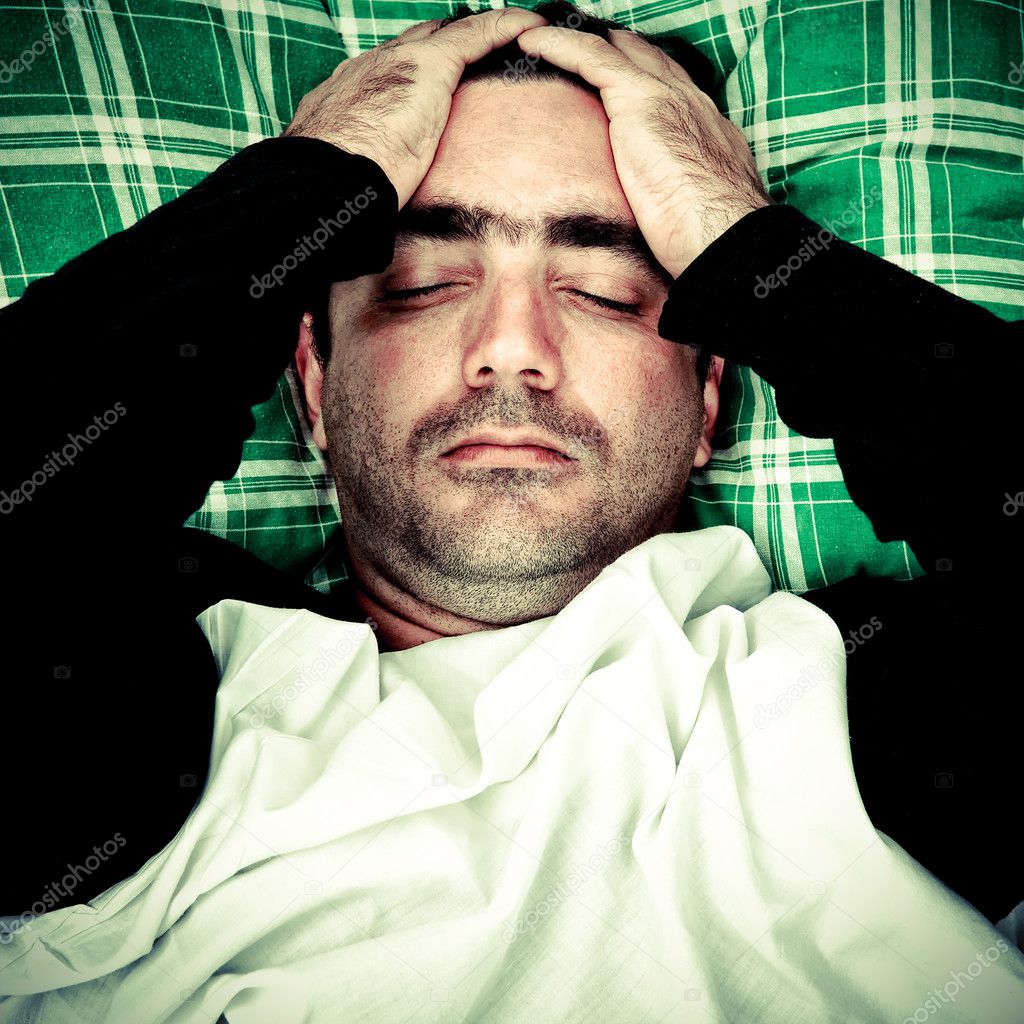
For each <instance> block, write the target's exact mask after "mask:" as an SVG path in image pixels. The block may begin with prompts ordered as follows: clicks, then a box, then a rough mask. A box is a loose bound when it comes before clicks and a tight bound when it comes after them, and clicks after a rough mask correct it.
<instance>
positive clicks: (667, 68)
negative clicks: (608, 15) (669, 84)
mask: <svg viewBox="0 0 1024 1024" xmlns="http://www.w3.org/2000/svg"><path fill="white" fill-rule="evenodd" d="M608 37H609V41H610V42H611V44H612V45H613V46H614V47H615V48H616V49H617V50H620V51H622V53H623V54H625V56H626V57H628V58H629V59H630V60H631V61H632V62H633V63H634V64H636V65H637V67H640V68H643V69H644V71H646V72H648V74H651V75H654V76H655V77H656V78H661V79H663V80H666V81H675V80H680V81H683V82H685V83H686V84H687V85H689V86H691V87H692V88H694V89H696V88H697V86H696V85H694V82H693V79H692V78H691V77H690V76H689V74H688V73H687V71H686V68H684V67H682V66H680V65H679V64H677V63H676V62H675V61H674V60H673V59H672V58H671V57H670V56H669V55H668V54H667V53H666V52H665V51H664V50H663V49H661V47H660V46H655V45H654V44H653V43H650V42H648V41H647V40H646V39H644V37H643V36H641V35H639V34H638V33H636V32H630V31H629V30H628V29H618V28H613V29H611V30H609V32H608Z"/></svg>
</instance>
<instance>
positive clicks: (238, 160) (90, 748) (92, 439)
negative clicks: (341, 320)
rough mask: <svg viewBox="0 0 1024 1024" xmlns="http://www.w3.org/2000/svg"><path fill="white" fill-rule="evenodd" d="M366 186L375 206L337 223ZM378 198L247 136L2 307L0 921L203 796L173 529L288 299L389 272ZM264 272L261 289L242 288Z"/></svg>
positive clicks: (292, 306) (214, 457) (273, 374)
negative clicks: (12, 773)
mask: <svg viewBox="0 0 1024 1024" xmlns="http://www.w3.org/2000/svg"><path fill="white" fill-rule="evenodd" d="M367 188H372V189H373V190H374V191H375V192H376V198H375V199H373V198H371V197H370V195H369V193H367V196H366V198H367V199H368V200H369V202H365V203H364V204H363V206H362V208H361V209H358V208H357V207H355V206H354V207H353V208H354V209H357V212H356V213H354V214H352V213H350V214H349V221H348V223H347V224H345V225H342V224H341V223H340V220H339V219H338V218H337V213H338V211H339V210H343V209H345V203H346V201H349V202H352V201H354V200H355V198H356V197H357V196H358V195H359V194H360V193H361V192H363V190H365V189H367ZM389 189H390V184H389V182H388V180H387V178H386V177H384V175H383V172H381V171H380V168H379V167H377V165H376V164H374V163H372V162H371V161H369V160H367V159H366V158H364V157H352V156H349V155H348V154H345V153H343V152H342V151H340V150H338V149H336V148H335V147H332V146H330V145H328V144H327V143H322V142H319V141H316V140H312V139H283V140H272V141H270V142H266V143H260V144H258V145H257V146H253V147H250V148H249V149H248V150H246V151H243V153H241V154H239V155H237V156H236V157H235V158H233V159H232V160H231V161H229V162H228V163H227V164H226V165H225V166H224V167H222V168H220V169H219V170H218V171H216V172H214V174H212V175H211V176H210V177H209V178H207V179H206V180H205V181H203V182H202V183H201V184H200V185H198V186H196V188H194V189H192V190H190V191H189V192H188V193H186V194H185V195H183V196H182V197H180V198H179V199H177V200H175V201H174V202H172V203H169V204H168V205H167V206H165V207H161V208H160V209H159V210H157V211H155V212H154V213H153V214H150V215H149V216H148V217H146V218H144V219H143V220H142V221H140V222H139V223H138V224H136V225H135V226H134V227H132V228H130V229H129V230H127V231H124V232H121V233H119V234H118V235H115V236H112V237H111V238H110V239H108V240H106V241H104V242H102V243H100V244H99V245H97V246H95V247H94V248H92V249H90V250H89V251H88V252H86V253H84V254H82V255H81V256H80V257H78V258H77V259H75V260H73V261H72V262H71V263H69V264H68V265H66V266H65V267H63V268H62V269H61V270H60V271H58V272H57V273H56V274H54V275H53V276H52V277H50V278H46V279H44V280H41V281H39V282H37V283H35V284H33V285H32V286H31V287H30V288H29V289H28V290H27V291H26V293H25V295H24V297H23V298H22V299H21V300H19V301H18V302H16V303H14V304H13V305H11V306H9V307H7V308H6V309H4V310H3V311H0V332H2V334H3V338H4V342H5V348H4V357H5V360H6V366H5V368H6V370H7V377H6V380H7V382H8V388H7V393H6V394H5V401H4V403H3V404H2V406H0V416H2V417H3V428H4V430H3V432H4V437H5V438H6V441H7V446H6V451H5V458H4V460H3V464H2V465H3V468H2V471H0V473H2V477H0V481H2V482H0V491H2V492H4V493H3V494H0V501H3V505H2V506H0V511H2V512H3V516H2V518H0V543H2V547H3V550H2V551H0V555H2V556H3V564H4V567H5V585H6V588H7V593H8V596H9V597H10V598H11V605H12V607H11V610H10V614H9V616H8V623H7V627H8V631H7V634H6V636H5V652H4V653H5V661H4V674H3V678H2V681H0V683H2V686H3V692H4V696H5V710H6V716H5V721H6V722H7V724H8V726H10V728H11V730H12V732H13V734H15V735H17V736H18V737H19V738H20V743H21V744H22V745H23V746H24V747H25V748H26V750H29V749H31V751H32V753H31V755H29V754H25V755H24V760H25V762H26V764H27V765H31V764H32V763H33V762H35V763H37V762H39V761H45V762H46V764H47V767H48V769H49V770H48V771H47V772H45V773H43V772H39V771H38V770H36V769H35V768H34V767H28V768H27V769H26V770H24V771H23V772H21V773H20V775H19V778H18V780H17V782H16V783H15V784H14V785H13V786H12V792H11V793H9V795H8V798H7V807H6V810H7V823H8V826H9V827H11V828H13V829H17V830H18V832H19V833H20V836H19V839H18V841H17V842H12V843H11V844H10V846H11V850H10V856H9V857H8V863H7V870H6V871H5V873H4V879H3V885H2V886H0V912H3V913H12V914H20V913H22V912H24V911H26V910H27V909H28V908H30V907H32V906H33V905H39V906H43V905H44V904H43V903H38V901H40V900H42V899H43V898H44V896H46V898H47V899H51V900H52V898H53V893H52V892H51V891H50V888H49V887H50V884H51V882H52V881H53V879H55V878H60V877H61V875H62V874H63V872H64V870H65V868H64V865H65V864H66V862H68V861H71V862H72V863H74V862H76V861H77V860H80V859H81V857H83V856H86V855H87V854H88V853H89V852H90V850H91V848H92V846H93V844H94V843H96V842H100V843H102V842H103V841H104V840H107V839H108V838H110V837H111V836H114V835H115V833H117V834H120V835H123V837H124V839H125V841H126V845H125V846H124V847H123V848H122V849H120V851H119V853H118V855H117V856H116V857H115V858H112V859H111V861H110V863H109V864H104V865H103V866H102V867H101V868H100V869H99V871H98V872H96V873H94V874H92V875H90V876H89V877H88V878H87V879H83V880H81V881H80V883H79V884H78V885H77V886H76V887H73V889H72V891H71V892H70V893H69V894H63V895H61V897H60V900H59V902H60V903H61V904H63V903H69V902H70V903H75V902H79V901H81V900H83V899H87V898H89V897H91V896H92V895H95V894H96V893H98V892H100V891H102V890H103V888H105V887H106V886H108V885H110V884H112V883H113V882H115V881H118V880H120V879H121V878H124V877H126V876H127V875H128V874H130V873H131V872H132V871H134V870H136V869H137V868H138V867H139V866H140V865H141V863H143V862H144V860H145V859H146V858H147V857H148V856H151V855H152V854H153V853H155V852H157V850H159V849H160V848H161V846H162V845H164V844H165V843H166V842H167V841H168V840H169V839H170V838H171V837H172V836H173V835H174V833H175V832H176V830H177V829H178V828H179V827H180V825H181V822H182V821H183V820H184V817H185V816H186V815H187V813H188V812H189V810H190V808H191V806H192V803H193V802H194V800H195V798H196V797H197V796H198V794H199V792H201V790H202V785H203V782H204V780H205V772H206V769H207V764H208V758H209V744H210V730H211V728H212V719H213V702H214V698H215V694H216V686H217V676H216V667H215V665H214V664H213V662H212V657H211V654H210V650H209V647H208V645H207V644H206V641H205V639H204V637H203V636H202V634H201V632H200V631H199V629H198V627H197V625H196V623H195V610H194V609H193V608H190V607H188V605H187V602H186V601H184V600H182V596H181V595H182V591H183V587H182V586H181V581H182V577H181V575H180V573H179V569H180V568H181V562H182V560H183V559H184V558H185V557H186V556H187V557H188V559H189V560H190V564H189V565H188V566H187V568H188V569H189V570H190V571H191V570H193V569H195V570H196V571H197V572H198V573H200V574H209V573H210V572H211V571H212V567H211V565H210V564H209V562H208V560H207V559H206V558H205V557H204V558H203V559H202V560H201V562H200V564H198V565H194V564H191V562H192V561H194V552H193V551H191V550H185V551H182V550H180V547H179V545H180V535H181V532H182V531H181V523H182V521H183V520H184V519H185V518H186V516H187V515H188V514H189V513H190V512H191V511H192V510H193V509H195V508H196V507H198V505H199V504H200V503H201V502H202V500H203V498H204V496H205V494H206V491H207V489H208V488H209V486H210V483H211V482H212V481H213V480H214V479H216V478H218V477H227V476H230V475H231V474H232V473H233V472H234V470H235V468H236V467H237V465H238V461H239V457H240V454H241V450H242V445H243V443H244V440H245V438H246V436H247V435H248V434H249V432H250V431H251V429H252V426H253V420H252V416H251V413H250V407H251V406H252V405H253V404H255V403H256V402H258V401H261V400H263V399H265V398H266V397H268V396H269V395H270V394H271V392H272V390H273V388H274V385H275V382H276V380H277V379H278V377H279V375H280V373H281V372H282V370H283V369H284V367H285V366H286V364H287V362H288V360H289V358H290V357H291V354H292V352H293V351H294V349H295V345H296V341H297V332H298V322H299V318H300V316H301V313H302V310H303V306H304V304H305V301H306V300H307V297H308V296H309V295H310V293H311V292H312V291H314V290H316V289H317V288H319V287H326V286H327V284H328V283H329V282H330V281H332V280H341V279H346V278H348V277H354V276H357V275H358V274H359V273H364V272H372V271H374V270H379V269H382V268H383V267H385V266H387V264H388V263H389V262H390V259H391V253H392V247H393V238H394V235H393V227H392V224H391V219H392V218H393V216H394V213H395V209H396V205H397V204H396V199H395V195H394V191H393V190H391V191H389ZM321 217H323V218H324V220H325V221H328V226H329V227H331V232H330V234H329V235H328V237H327V238H326V239H324V244H323V247H322V248H317V247H316V246H315V245H309V244H307V249H308V250H309V252H308V255H306V256H305V258H304V259H303V260H302V261H299V260H298V259H297V258H296V259H295V262H294V266H293V267H291V269H289V264H291V262H292V261H291V260H288V261H287V262H286V257H287V256H289V255H294V251H295V249H296V246H297V245H298V244H300V243H302V242H303V236H306V235H308V236H310V242H314V241H317V242H319V240H321V239H323V234H321V235H318V236H317V238H316V239H314V238H313V234H314V232H315V231H316V229H317V228H322V225H321V223H320V220H319V219H320V218H321ZM329 218H334V219H335V223H336V224H337V227H333V226H332V225H331V224H330V221H329V220H328V219H329ZM324 230H325V229H324ZM275 267H281V268H284V269H283V271H282V272H280V273H279V274H278V276H279V277H280V281H279V282H278V281H275V280H274V279H273V278H270V279H269V280H268V286H267V287H263V286H262V285H261V287H256V286H255V285H254V282H253V275H254V274H255V275H256V278H257V282H259V279H260V278H261V277H262V276H263V275H265V274H268V273H272V272H273V270H274V268H275ZM261 288H262V291H261ZM183 346H184V348H183ZM26 482H27V486H26ZM204 582H206V580H205V579H204ZM215 582H216V581H210V583H211V586H210V590H211V592H215V591H216V590H217V587H216V585H215ZM179 777H182V778H185V779H191V780H192V781H191V785H189V784H179ZM51 778H59V779H61V780H62V785H61V786H60V788H59V793H58V794H57V796H56V797H55V796H54V792H53V788H52V786H51V784H50V781H49V780H50V779H51ZM41 815H51V816H52V817H53V818H54V820H55V822H56V823H59V829H57V830H56V831H57V833H58V834H59V835H60V836H61V842H60V843H59V844H57V843H54V842H53V841H52V840H51V839H49V838H48V833H47V832H45V831H40V830H39V829H38V828H37V823H38V820H39V818H40V816H41ZM45 905H46V906H47V907H48V908H49V904H45Z"/></svg>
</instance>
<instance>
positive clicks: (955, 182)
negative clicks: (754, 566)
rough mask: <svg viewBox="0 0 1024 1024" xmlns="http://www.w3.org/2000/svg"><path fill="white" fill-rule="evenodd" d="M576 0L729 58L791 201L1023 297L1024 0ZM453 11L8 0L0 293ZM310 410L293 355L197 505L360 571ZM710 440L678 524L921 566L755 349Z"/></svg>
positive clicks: (988, 290)
mask: <svg viewBox="0 0 1024 1024" xmlns="http://www.w3.org/2000/svg"><path fill="white" fill-rule="evenodd" d="M495 6H500V4H497V3H496V4H495ZM527 6H532V4H527ZM581 6H582V7H584V9H586V10H590V11H592V12H593V13H595V14H599V15H601V16H604V17H610V18H615V19H616V20H618V21H620V22H621V23H623V24H627V25H630V26H632V27H634V28H638V29H640V30H642V31H648V32H667V31H673V32H679V33H681V34H682V35H684V36H685V37H686V38H687V39H689V40H690V41H691V42H693V43H695V44H696V45H697V46H699V47H700V48H701V49H702V50H703V52H704V53H706V54H707V55H708V56H709V57H710V58H711V59H712V61H714V62H715V64H716V65H717V66H718V68H719V69H720V71H721V72H722V74H723V76H724V79H725V84H724V88H723V92H722V105H723V107H724V109H726V110H728V112H729V116H730V117H731V118H732V119H733V120H734V121H736V123H738V124H739V125H740V126H741V127H742V128H743V130H744V132H745V133H746V135H747V138H748V139H749V140H750V142H751V145H752V147H753V149H754V152H755V155H756V158H757V163H758V167H759V168H760V170H761V173H762V176H763V178H764V180H765V181H766V182H767V184H768V186H769V188H770V191H771V194H772V196H773V197H774V198H775V199H776V200H778V201H780V202H788V203H793V204H794V205H796V206H797V207H798V208H799V209H800V210H802V211H803V212H804V213H805V214H807V215H808V216H810V217H812V218H814V219H815V220H817V221H819V222H820V223H822V224H823V225H825V226H827V227H829V228H830V229H832V230H833V231H834V232H835V233H836V234H837V235H839V236H840V237H842V238H844V239H847V240H849V241H851V242H853V243H855V244H857V245H860V246H862V247H864V248H867V249H869V250H870V251H872V252H874V253H877V254H878V255H881V256H883V257H885V258H886V259H889V260H891V261H893V262H895V263H897V264H898V265H900V266H902V267H904V268H906V269H907V270H910V271H912V272H913V273H915V274H919V275H921V276H924V277H925V278H927V279H929V280H932V281H935V282H937V283H938V284H940V285H942V286H943V287H945V288H948V289H950V290H951V291H953V292H955V293H957V294H958V295H961V296H963V297H964V298H966V299H969V300H971V301H974V302H978V303H981V304H982V305H984V306H986V307H988V308H989V309H991V310H992V311H993V312H995V313H996V314H998V315H1000V316H1003V317H1005V318H1008V319H1011V318H1017V317H1020V316H1022V315H1024V313H1022V307H1024V262H1022V257H1024V231H1022V214H1024V167H1022V153H1024V114H1022V109H1024V70H1022V67H1024V65H1022V61H1024V53H1022V46H1024V43H1022V33H1024V22H1022V19H1021V16H1020V9H1019V6H1018V5H1016V4H1014V3H1002V4H1000V3H993V2H982V0H943V2H939V0H935V2H934V3H931V4H929V2H928V0H917V2H915V3H911V2H909V0H831V2H822V0H814V2H812V0H770V2H767V3H764V2H758V3H749V2H737V0H699V2H698V0H665V2H662V3H658V4H648V5H638V6H636V7H633V8H630V7H629V6H627V5H621V4H617V3H614V2H612V0H608V2H605V3H598V4H586V3H584V4H582V5H581ZM452 9H453V6H452V5H451V4H448V3H428V2H415V3H410V2H401V0H398V2H388V3H386V4H385V3H377V4H374V3H373V2H365V0H326V2H324V3H320V2H317V0H289V2H270V0H179V2H171V0H146V3H145V4H140V3H137V2H132V0H75V2H72V0H65V2H57V0H49V2H31V0H22V2H12V0H0V26H2V31H0V304H2V303H4V302H9V301H13V300H14V299H15V298H17V296H18V295H19V294H20V293H21V292H22V291H23V290H24V288H25V287H26V286H27V285H28V284H29V283H30V282H31V281H32V280H34V279H35V278H38V277H41V276H44V275H46V274H49V273H51V272H52V271H54V270H55V269H56V268H57V267H59V266H60V265H61V264H63V263H64V262H66V261H67V260H68V259H70V258H71V257H73V256H75V255H76V254H77V253H79V252H80V251H82V250H84V249H86V248H88V247H90V246H91V245H93V244H94V243H95V242H97V241H99V240H100V239H101V238H103V237H105V236H106V235H109V234H111V233H113V232H116V231H118V230H120V229H121V228H123V227H126V226H128V225H130V224H132V223H134V222H135V221H136V220H137V219H139V218H140V217H142V216H143V215H144V214H146V213H147V212H148V211H150V210H152V209H154V208H155V207H157V206H159V205H161V204H162V203H164V202H167V201H168V200H170V199H172V198H174V197H175V196H177V195H179V194H180V193H181V192H183V191H185V190H186V189H188V188H189V187H191V186H192V185H194V184H195V183H196V182H197V181H199V180H201V179H202V178H203V177H205V176H206V175H207V174H208V173H209V172H211V171H212V170H214V168H216V167H217V166H218V165H219V164H221V163H222V162H223V161H224V160H226V159H227V158H228V157H229V156H231V154H232V153H234V152H236V151H237V150H239V149H241V148H242V147H244V146H246V145H248V144H250V143H252V142H255V141H257V140H259V139H261V138H264V137H267V136H272V135H276V134H278V133H279V132H280V131H281V130H282V128H283V127H284V126H285V125H286V124H287V123H288V121H289V120H290V118H291V115H292V112H293V111H294V109H295V107H296V105H297V104H298V102H299V100H300V98H301V97H302V96H303V94H304V93H305V92H307V91H308V90H309V89H310V88H311V87H313V86H314V85H315V84H317V83H318V82H320V81H321V80H322V79H323V78H325V77H326V76H327V75H328V74H329V73H330V71H331V70H332V69H333V68H334V67H335V66H336V64H337V63H338V62H339V61H341V60H343V59H345V58H346V57H350V56H354V55H356V54H358V53H360V52H362V51H364V50H367V49H370V48H372V47H373V46H376V45H378V44H379V43H381V42H383V41H385V40H386V39H389V38H391V37H393V36H395V35H397V34H398V33H399V32H401V31H402V30H403V29H405V28H406V27H408V26H409V25H410V24H413V23H415V22H419V21H423V20H425V19H427V18H435V17H444V16H445V15H447V14H449V13H451V11H452ZM113 299H114V301H116V294H115V295H114V296H113ZM870 301H871V297H870V295H865V296H864V302H865V303H870ZM835 315H836V317H837V318H839V317H842V316H843V315H844V310H841V309H837V310H836V311H835ZM827 327H828V325H827V324H823V325H822V328H823V338H822V343H823V344H826V343H827V339H826V337H825V331H826V330H827ZM935 340H936V344H937V345H945V346H947V348H946V349H944V350H942V351H939V350H937V358H947V357H948V358H958V359H963V360H965V362H966V361H967V360H970V363H968V365H967V366H965V381H967V380H968V379H969V377H968V374H969V373H970V371H971V370H972V369H973V368H974V366H975V365H977V366H978V368H979V369H981V370H983V369H984V363H983V362H981V358H982V354H981V353H977V352H974V353H972V352H971V339H969V338H949V339H943V338H936V339H935ZM7 343H8V344H20V343H22V342H21V341H20V340H19V339H7ZM878 384H879V387H878V394H877V395H866V396H865V415H884V414H885V406H886V404H887V403H888V402H895V401H899V396H898V395H888V394H886V392H885V369H884V367H879V376H878ZM301 407H302V405H301V393H300V390H299V388H298V386H297V381H296V376H295V372H294V369H293V368H292V369H289V370H288V371H287V372H286V373H285V374H284V375H283V376H282V378H281V380H280V382H279V385H278V388H277V392H276V394H275V395H274V396H273V397H272V398H271V399H270V400H269V401H268V402H266V403H265V404H263V405H261V406H259V407H258V408H257V409H256V410H255V414H256V419H257V427H256V432H255V434H254V436H253V437H252V439H251V440H250V441H249V442H248V444H247V445H246V448H245V451H244V455H243V461H242V465H241V466H240V468H239V471H238V474H237V476H236V477H235V478H234V479H232V480H228V481H223V482H218V483H216V484H215V485H214V487H213V488H212V489H211V491H210V493H209V495H208V497H207V499H206V502H205V503H204V505H203V506H202V508H201V509H199V511H198V512H197V513H196V514H195V515H194V516H193V517H192V518H191V520H190V524H191V525H195V526H199V527H201V528H203V529H206V530H209V531H211V532H213V533H216V534H219V535H221V536H224V537H228V538H230V539H231V540H233V541H235V542H236V543H238V544H240V545H242V546H244V547H246V548H248V549H250V550H252V551H254V552H255V553H256V554H257V555H259V556H260V557H261V558H263V559H264V560H266V561H267V562H270V563H271V564H274V565H277V566H279V567H281V568H284V569H287V570H289V571H292V572H295V573H298V574H301V575H304V576H305V578H306V579H307V580H308V582H310V583H312V584H313V585H314V586H316V587H318V589H321V590H329V589H330V587H331V586H332V585H333V584H334V583H336V582H338V581H339V580H342V579H344V578H346V575H347V572H346V567H345V563H344V558H343V557H342V555H341V551H340V547H341V545H338V544H335V545H331V544H330V543H329V542H330V540H331V538H332V537H335V538H337V537H339V536H340V534H339V533H337V532H336V531H337V526H338V522H339V513H338V508H337V504H336V499H335V495H334V489H333V481H332V479H331V476H330V472H329V467H328V466H327V465H326V464H325V462H324V460H323V458H322V457H321V455H320V453H319V452H318V450H317V449H316V448H315V446H314V445H313V444H312V442H311V439H310V436H309V431H308V427H307V426H306V424H305V422H304V418H303V414H302V413H301ZM893 443H894V444H898V443H899V439H898V438H894V439H893ZM716 444H717V451H716V454H715V456H714V458H713V459H712V461H711V462H710V464H709V465H708V467H706V469H705V470H703V471H701V472H699V473H697V474H695V475H694V477H693V478H692V480H691V486H690V489H689V498H688V500H687V504H686V508H685V509H684V524H685V525H686V526H687V527H691V528H692V527H701V526H710V525H715V524H719V523H728V524H731V525H737V526H739V527H741V528H742V529H744V530H746V531H747V532H748V533H749V534H750V535H751V537H752V538H753V539H754V542H755V544H756V545H757V548H758V550H759V552H760V553H761V556H762V558H763V560H764V562H765V564H766V566H767V567H768V568H769V571H770V572H771V574H772V577H773V579H774V582H775V585H776V587H778V588H779V589H785V590H792V591H795V592H797V593H800V592H803V591H805V590H807V589H810V588H813V587H818V586H822V585H826V584H828V583H834V582H836V581H838V580H840V579H842V578H844V577H846V576H849V575H851V574H853V573H855V572H858V571H864V572H867V573H869V574H872V575H886V576H893V577H898V578H909V577H910V576H913V575H918V574H919V573H920V572H921V569H920V567H919V566H918V565H917V563H916V561H915V560H914V558H913V555H912V554H911V552H910V551H909V549H908V548H907V546H906V545H905V544H903V543H889V544H881V543H879V542H878V541H877V540H876V538H875V537H874V534H873V531H872V529H871V526H870V523H869V522H868V521H867V519H866V518H865V517H864V516H863V515H862V514H861V513H860V512H859V510H858V509H857V508H856V506H854V505H853V503H852V502H851V501H850V498H849V495H848V494H847V492H846V489H845V487H844V486H843V482H842V476H841V473H840V470H839V467H838V464H837V462H836V459H835V454H834V452H833V450H832V447H831V444H830V443H829V442H828V441H827V440H814V439H808V438H804V437H801V436H799V435H797V434H795V433H794V432H793V431H791V430H789V429H788V428H787V427H786V426H785V425H784V424H783V423H782V421H781V420H780V419H779V418H778V415H777V413H776V409H775V402H774V396H773V392H772V389H771V388H770V387H769V386H767V385H766V384H765V383H764V382H763V381H761V380H760V379H759V378H757V377H756V376H755V375H754V374H752V373H750V372H749V371H747V370H745V369H742V368H739V367H736V366H731V367H729V368H728V369H727V376H726V392H725V400H724V404H723V409H722V413H721V420H720V435H719V439H718V441H717V442H716ZM907 457H908V458H913V453H912V452H908V454H907ZM128 493H129V494H130V491H129V492H128ZM122 500H124V499H122ZM129 500H130V499H129ZM115 514H117V513H115ZM121 514H124V513H123V512H122V513H121Z"/></svg>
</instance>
